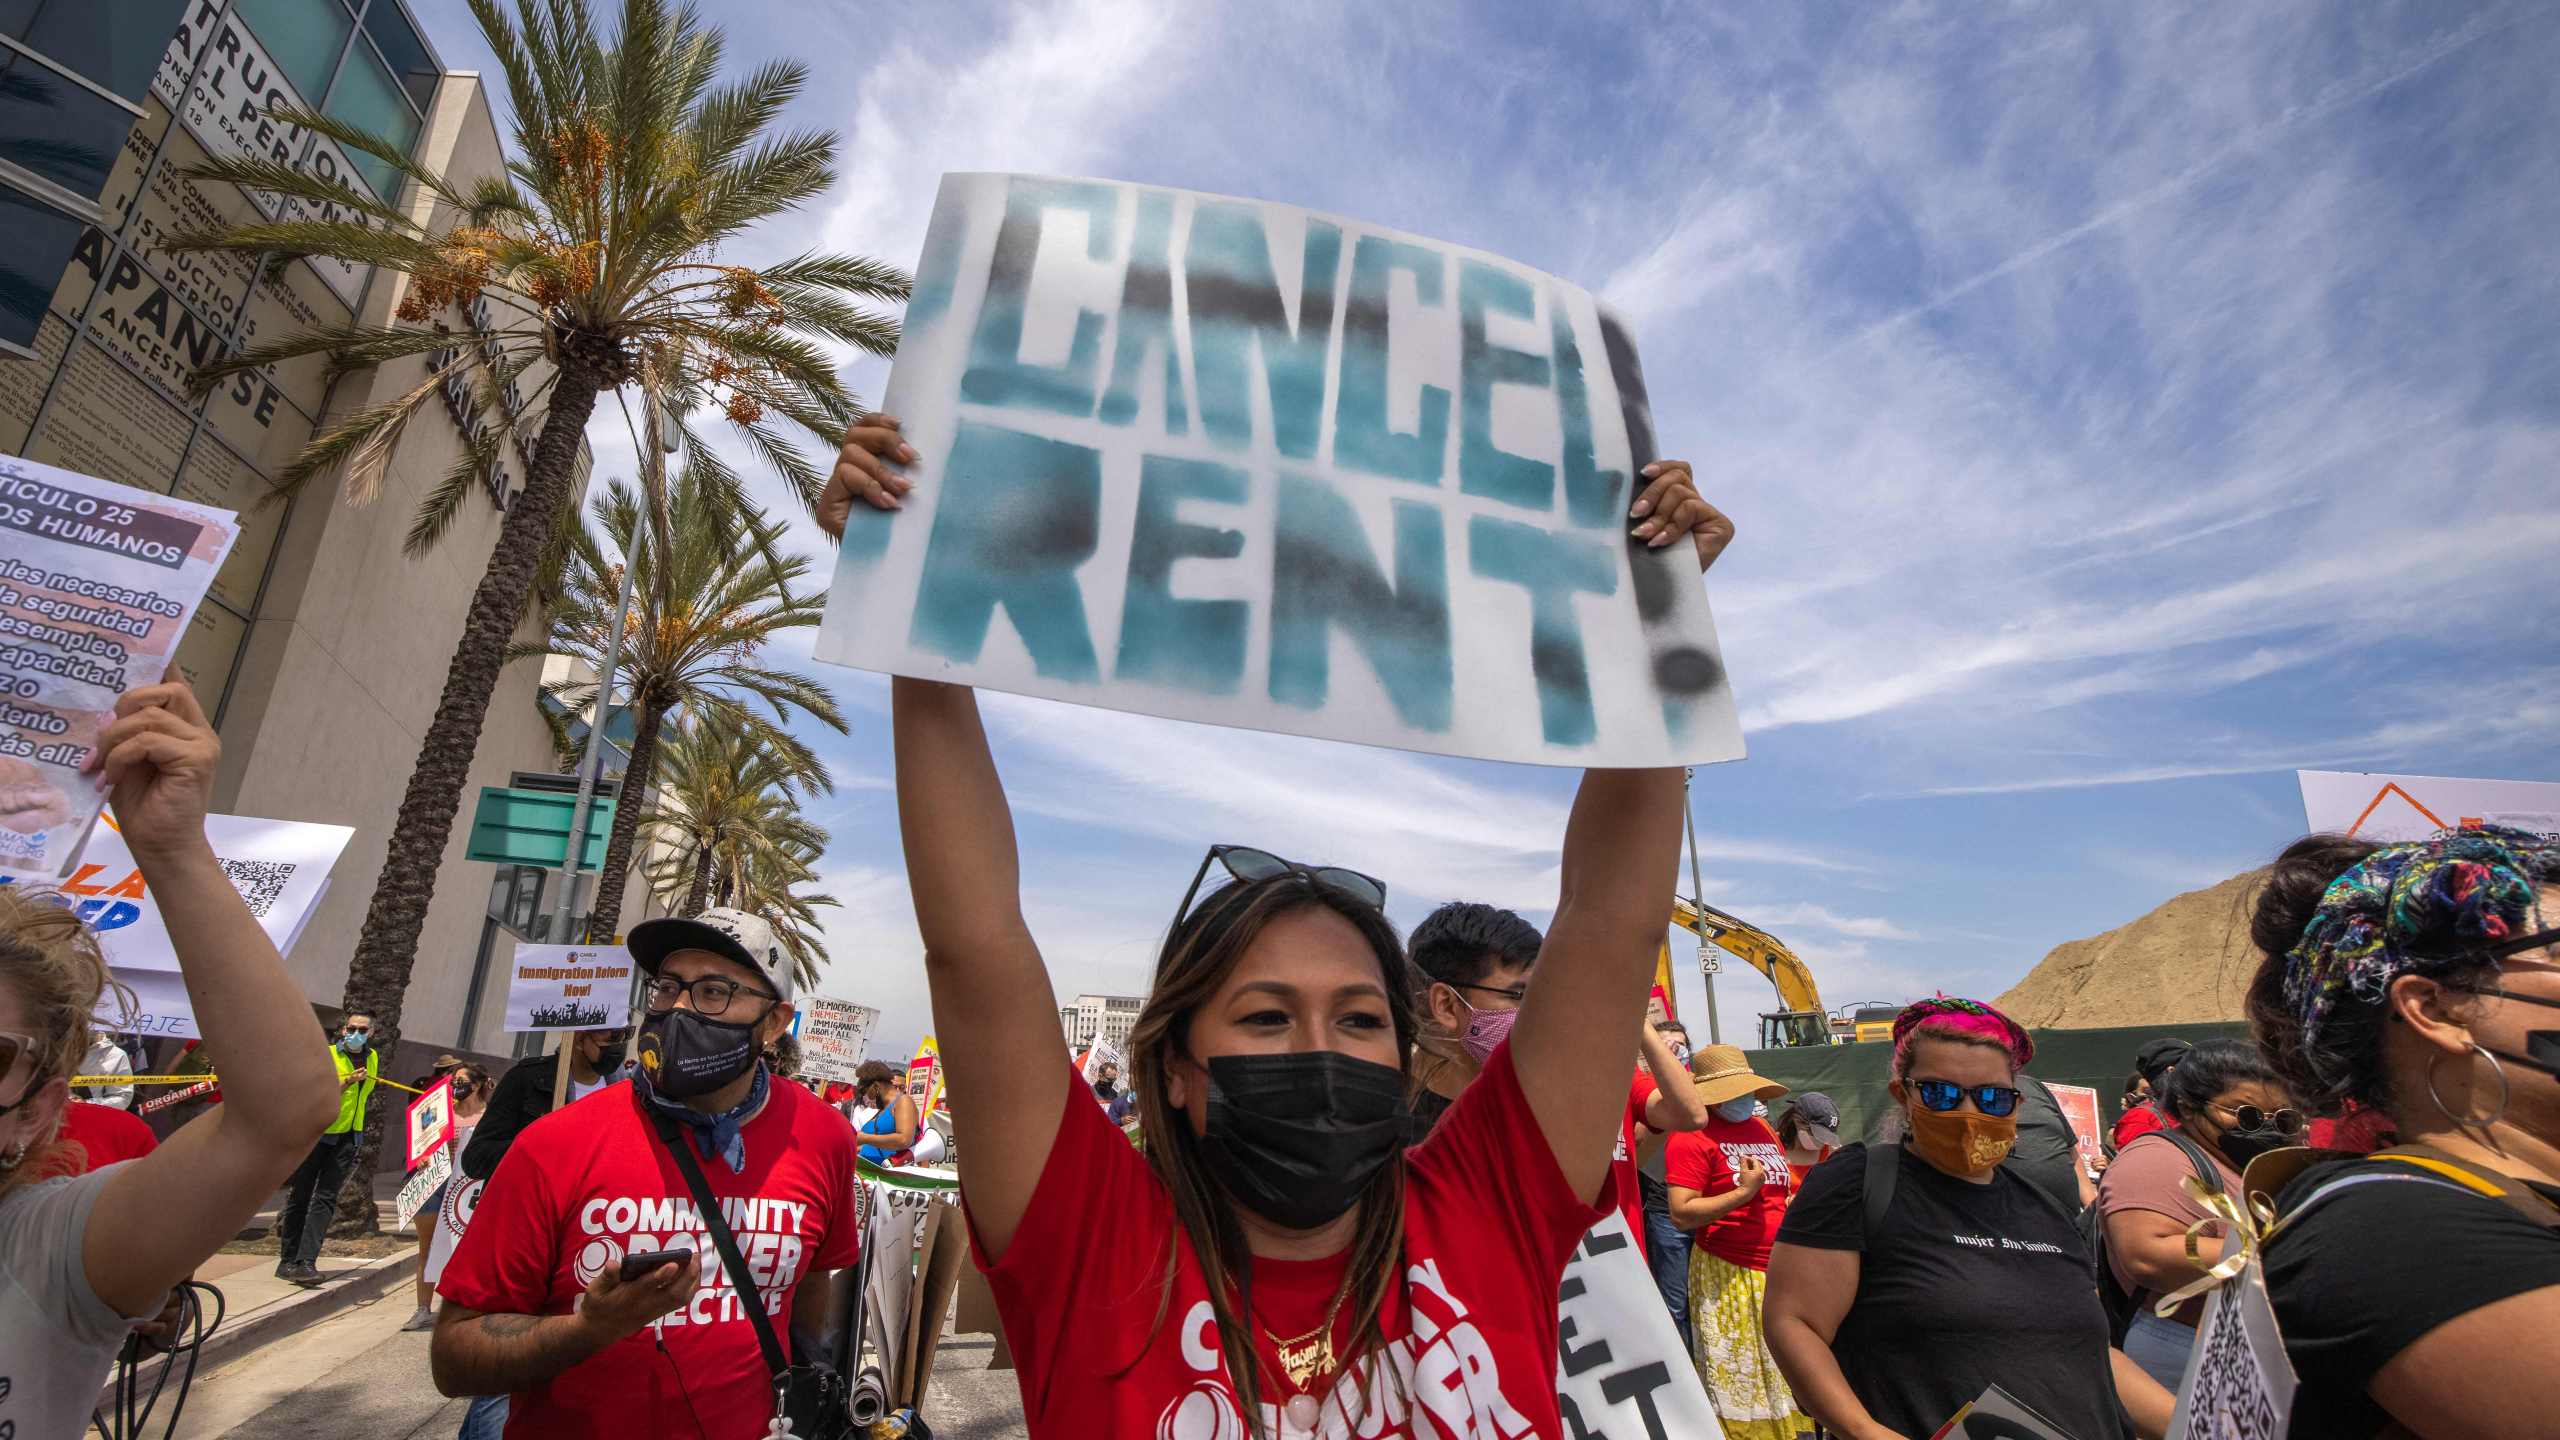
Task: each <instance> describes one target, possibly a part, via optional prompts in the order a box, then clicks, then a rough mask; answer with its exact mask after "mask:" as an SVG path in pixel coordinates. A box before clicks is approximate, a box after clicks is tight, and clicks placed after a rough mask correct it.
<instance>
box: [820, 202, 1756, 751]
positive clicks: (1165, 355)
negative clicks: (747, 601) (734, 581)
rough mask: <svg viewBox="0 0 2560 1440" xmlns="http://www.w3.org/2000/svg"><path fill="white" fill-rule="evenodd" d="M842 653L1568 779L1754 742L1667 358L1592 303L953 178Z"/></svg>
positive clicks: (1492, 276)
mask: <svg viewBox="0 0 2560 1440" xmlns="http://www.w3.org/2000/svg"><path fill="white" fill-rule="evenodd" d="M883 408H884V409H886V410H887V411H889V412H890V413H892V414H895V415H897V416H898V417H899V418H900V420H901V421H902V422H903V423H904V426H905V432H906V435H907V438H908V440H909V442H910V443H911V444H913V445H914V447H915V448H916V450H917V451H918V452H919V456H920V459H919V462H918V464H917V465H916V466H915V467H914V471H913V474H914V476H915V478H916V480H917V482H918V483H917V486H916V489H915V491H914V492H913V493H912V494H910V495H909V496H907V497H906V504H905V508H904V509H902V510H900V511H897V512H894V513H891V512H881V511H874V510H871V509H870V508H869V507H867V506H860V505H857V506H856V507H855V513H854V515H853V517H852V520H851V521H850V523H849V524H848V525H847V527H846V530H845V538H844V545H843V549H842V551H841V552H840V555H839V558H838V562H837V569H836V574H835V578H834V582H833V586H832V593H831V595H830V597H829V602H828V608H827V617H826V624H825V628H824V629H823V630H822V631H821V633H820V637H819V642H818V647H817V654H818V658H820V659H822V660H829V661H833V662H835V663H838V664H844V665H853V666H858V667H861V668H864V669H869V670H883V671H888V672H891V673H895V674H903V675H916V676H923V677H927V678H931V679H939V680H952V681H961V682H965V683H968V684H972V685H979V686H987V687H992V688H995V689H999V690H1010V691H1015V692H1019V693H1022V694H1029V695H1040V696H1046V697H1048V698H1051V699H1057V700H1072V701H1076V702H1079V703H1082V704H1088V705H1099V706H1105V707H1108V708H1112V709H1120V710H1134V711H1141V712H1145V713H1148V714H1155V715H1165V716H1172V717H1175V718H1179V719H1188V720H1199V721H1207V722H1210V723H1214V724H1220V725H1232V726H1240V727H1246V728H1251V729H1261V730H1278V731H1286V732H1291V733H1295V734H1301V735H1314V736H1323V737H1327V738H1332V739H1342V740H1358V741H1364V742H1367V743H1370V744H1376V745H1390V746H1397V747H1401V748H1405V749H1413V750H1427V751H1435V752H1439V753H1442V754H1451V755H1469V756H1476V757H1481V758H1485V759H1496V760H1513V761H1527V762H1533V763H1540V764H1554V765H1664V764H1680V763H1697V762H1705V761H1714V760H1728V759H1733V758H1735V757H1737V756H1739V755H1740V754H1741V753H1742V742H1741V732H1740V729H1739V726H1738V725H1737V723H1736V721H1735V715H1734V706H1733V698H1732V692H1731V691H1730V690H1729V689H1728V688H1727V686H1726V683H1725V673H1724V665H1723V662H1722V660H1721V658H1720V656H1719V653H1718V650H1717V646H1716V637H1715V625H1714V621H1713V619H1712V618H1711V616H1710V615H1709V613H1708V609H1707V597H1706V593H1705V589H1704V587H1703V586H1702V585H1701V584H1700V583H1699V579H1698V569H1697V557H1696V554H1695V552H1694V551H1693V550H1692V549H1691V548H1690V547H1689V546H1688V545H1686V544H1675V545H1671V546H1666V547H1663V548H1661V549H1647V548H1646V547H1645V546H1644V544H1643V542H1641V541H1637V540H1633V539H1631V538H1630V536H1629V534H1628V531H1629V529H1630V527H1631V525H1632V524H1633V523H1634V522H1633V521H1631V520H1630V519H1629V517H1628V514H1627V511H1628V507H1629V506H1630V504H1631V503H1632V502H1633V500H1634V498H1635V496H1636V494H1637V493H1638V492H1639V490H1640V488H1641V487H1640V486H1639V485H1638V484H1637V483H1636V482H1637V480H1638V478H1639V477H1638V475H1637V472H1638V471H1639V470H1640V469H1641V468H1642V467H1643V466H1644V465H1645V464H1647V463H1650V462H1651V461H1652V460H1654V459H1656V458H1657V456H1656V454H1655V450H1654V438H1653V434H1652V420H1651V417H1650V413H1649V411H1648V409H1647V405H1646V400H1645V390H1644V382H1643V378H1642V376H1641V374H1640V372H1639V371H1638V369H1637V367H1636V356H1635V346H1634V344H1633V342H1632V340H1631V339H1630V338H1629V337H1628V335H1627V332H1626V330H1625V328H1624V327H1623V326H1622V325H1621V324H1619V322H1618V321H1617V319H1616V318H1615V317H1614V316H1612V315H1610V314H1609V313H1608V312H1607V311H1606V310H1604V309H1602V308H1601V307H1599V306H1598V305H1597V303H1596V302H1594V300H1593V299H1592V297H1591V296H1590V295H1589V294H1587V293H1585V292H1584V291H1582V290H1581V289H1579V288H1577V287H1575V286H1573V285H1570V284H1567V283H1566V282H1564V281H1561V280H1557V279H1555V278H1554V277H1552V276H1548V275H1542V274H1540V273H1538V272H1537V271H1535V270H1531V269H1528V268H1527V267H1525V266H1521V265H1516V264H1513V263H1511V262H1510V261H1507V260H1504V259H1502V258H1500V257H1498V256H1494V255H1488V254H1485V253H1483V252H1481V251H1476V250H1469V249H1466V248H1463V247H1460V246H1454V245H1444V244H1440V243H1438V242H1435V241H1429V240H1423V239H1418V238H1416V237H1414V236H1410V235H1403V234H1398V233H1396V232H1394V231H1389V230H1382V229H1379V228H1378V227H1376V226H1373V225H1366V224H1362V223H1360V222H1358V221H1353V220H1345V219H1341V218H1338V217H1334V216H1328V215H1318V214H1312V213H1310V212H1308V211H1305V210H1300V209H1297V208H1295V207H1292V206H1287V205H1273V204H1266V203H1263V202H1260V201H1252V200H1234V199H1227V198H1223V197H1220V196H1215V195H1201V194H1195V193H1193V192H1190V191H1181V190H1164V189H1156V188H1152V187H1145V186H1137V185H1124V184H1117V183H1112V182H1107V181H1095V180H1060V179H1049V178H1044V177H1038V176H1029V175H990V174H955V175H946V176H944V177H943V180H942V188H941V192H940V194H939V195H938V196H937V198H936V200H935V203H934V210H933V219H932V222H931V225H930V228H929V229H928V231H927V234H926V236H925V246H924V256H923V259H922V261H921V262H920V263H919V264H918V266H917V270H916V286H915V296H914V299H913V301H912V303H911V304H910V305H909V307H908V309H907V317H906V328H905V333H904V337H903V339H902V340H901V343H900V344H899V347H898V355H897V361H896V365H895V368H894V369H893V370H892V371H891V372H890V377H889V384H888V390H887V395H886V397H885V399H884V401H883Z"/></svg>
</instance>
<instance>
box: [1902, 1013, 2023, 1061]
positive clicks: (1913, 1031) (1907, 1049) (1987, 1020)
mask: <svg viewBox="0 0 2560 1440" xmlns="http://www.w3.org/2000/svg"><path fill="white" fill-rule="evenodd" d="M1923 1035H1935V1036H1938V1037H1939V1038H1941V1039H1946V1040H1960V1041H1963V1042H1965V1043H1966V1044H1969V1045H1996V1046H1998V1047H1999V1048H2000V1049H2001V1050H2002V1051H2003V1052H2005V1053H2006V1054H2007V1055H2008V1057H2009V1065H2010V1068H2012V1069H2017V1070H2023V1069H2025V1068H2027V1062H2028V1061H2030V1060H2033V1059H2034V1058H2036V1042H2035V1041H2034V1040H2032V1039H2030V1038H2028V1036H2027V1030H2026V1027H2025V1026H2023V1025H2020V1024H2019V1023H2018V1022H2017V1021H2015V1020H2012V1019H2010V1018H2009V1017H2008V1016H2006V1015H2003V1014H2001V1013H2000V1012H1999V1011H1997V1010H1994V1009H1992V1008H1991V1007H1990V1006H1988V1005H1985V1004H1983V1003H1982V1002H1981V1001H1979V1000H1959V999H1956V998H1955V997H1954V996H1951V995H1941V996H1938V997H1937V998H1935V999H1931V1000H1922V1001H1919V1002H1918V1003H1916V1004H1913V1005H1909V1006H1906V1007H1905V1008H1904V1009H1903V1012H1902V1013H1901V1014H1899V1015H1897V1016H1895V1017H1894V1018H1893V1073H1894V1074H1895V1075H1897V1076H1907V1075H1909V1074H1910V1073H1911V1042H1912V1041H1913V1040H1916V1039H1918V1038H1919V1037H1921V1036H1923Z"/></svg>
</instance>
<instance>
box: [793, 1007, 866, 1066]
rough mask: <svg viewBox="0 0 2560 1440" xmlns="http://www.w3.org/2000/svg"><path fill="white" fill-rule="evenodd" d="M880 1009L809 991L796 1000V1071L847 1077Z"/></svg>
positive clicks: (855, 1063)
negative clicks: (797, 1044)
mask: <svg viewBox="0 0 2560 1440" xmlns="http://www.w3.org/2000/svg"><path fill="white" fill-rule="evenodd" d="M879 1023H880V1012H879V1011H878V1010H875V1009H873V1008H872V1007H871V1006H868V1005H856V1004H854V1003H853V1002H852V1001H850V1000H838V999H836V998H835V997H834V996H832V995H811V996H809V997H807V998H806V999H804V1000H802V1001H801V1002H800V1009H799V1017H798V1024H799V1030H800V1073H801V1074H802V1075H803V1076H806V1077H807V1078H809V1079H812V1080H820V1081H825V1080H847V1081H849V1080H851V1079H852V1078H853V1072H854V1071H855V1070H856V1069H858V1068H859V1067H860V1066H861V1064H862V1052H863V1050H864V1048H865V1047H867V1046H868V1045H869V1044H870V1042H871V1028H872V1027H873V1026H875V1025H877V1024H879Z"/></svg>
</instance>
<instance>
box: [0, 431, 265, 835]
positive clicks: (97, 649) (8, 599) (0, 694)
mask: <svg viewBox="0 0 2560 1440" xmlns="http://www.w3.org/2000/svg"><path fill="white" fill-rule="evenodd" d="M237 534H238V526H237V524H236V517H235V516H234V515H233V514H232V513H231V512H230V511H227V510H214V509H209V508H207V507H205V506H202V505H190V504H188V503H187V502H185V501H183V500H174V499H171V498H170V497H168V496H166V495H158V494H153V493H152V492H150V491H147V490H132V489H127V488H126V487H124V486H122V485H111V484H109V483H107V482H106V481H103V480H94V479H91V478H90V477H88V476H86V475H76V474H73V473H72V472H71V471H68V470H57V469H55V468H54V467H52V466H50V465H40V464H37V463H36V462H34V461H32V460H21V459H18V458H17V457H15V456H9V455H0V869H6V870H10V871H15V872H17V873H19V874H24V875H63V874H67V873H69V872H70V869H71V862H72V861H73V859H74V858H75V857H76V856H77V855H78V854H79V851H80V844H81V841H82V840H83V839H84V838H85V837H86V836H87V835H88V833H89V826H90V824H91V823H92V822H93V821H95V820H96V819H97V818H98V810H99V807H100V806H102V805H103V804H104V803H105V801H106V792H105V790H104V788H103V783H102V781H101V780H100V778H99V777H98V776H95V775H91V774H86V773H84V770H83V767H85V766H86V765H87V764H88V763H89V760H90V751H91V749H92V748H93V747H94V746H95V745H96V743H97V740H98V737H99V735H100V734H101V733H102V732H103V731H104V730H105V729H106V727H107V726H108V725H110V724H112V723H113V722H114V720H115V706H116V697H117V696H118V695H121V694H123V693H124V692H125V691H126V690H128V689H131V688H132V687H134V686H136V685H149V684H154V683H157V682H158V681H159V680H160V679H162V678H163V677H164V676H165V675H166V674H167V673H168V668H169V657H170V655H171V654H172V653H173V652H174V651H175V650H176V649H177V646H178V641H179V639H180V638H181V637H182V636H184V635H185V634H186V633H187V623H188V621H189V620H190V619H191V618H192V617H193V616H194V614H195V609H196V602H198V601H200V600H202V599H203V598H204V592H205V587H206V586H207V585H209V584H211V583H212V582H213V576H214V572H215V571H217V570H219V569H221V568H222V558H223V556H224V555H226V554H228V553H229V552H230V549H231V542H232V540H233V538H234V537H235V536H236V535H237Z"/></svg>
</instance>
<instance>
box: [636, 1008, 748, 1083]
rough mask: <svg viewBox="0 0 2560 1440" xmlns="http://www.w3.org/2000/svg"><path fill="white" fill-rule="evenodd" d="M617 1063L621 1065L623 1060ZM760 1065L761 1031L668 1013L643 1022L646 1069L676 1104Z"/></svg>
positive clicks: (642, 1067) (642, 1051)
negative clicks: (758, 1055)
mask: <svg viewBox="0 0 2560 1440" xmlns="http://www.w3.org/2000/svg"><path fill="white" fill-rule="evenodd" d="M614 1063H615V1064H617V1065H619V1064H620V1063H621V1057H619V1056H616V1057H615V1060H614ZM755 1063H756V1027H755V1025H754V1024H753V1023H752V1022H750V1023H748V1024H744V1025H734V1024H731V1023H729V1022H728V1021H725V1020H705V1019H703V1018H702V1017H701V1016H699V1015H696V1014H695V1013H693V1012H692V1011H690V1010H681V1009H679V1010H668V1011H665V1012H662V1013H660V1014H655V1015H651V1016H650V1017H649V1018H648V1019H646V1020H644V1021H642V1022H641V1023H640V1070H641V1073H642V1074H645V1075H647V1076H648V1077H649V1084H650V1086H651V1088H653V1089H655V1090H656V1091H657V1092H658V1093H659V1094H661V1095H664V1096H666V1097H667V1098H668V1099H670V1100H690V1099H692V1098H693V1097H694V1096H696V1095H708V1094H710V1093H711V1092H712V1091H714V1090H717V1089H719V1088H720V1087H721V1086H723V1085H726V1084H728V1083H729V1082H730V1081H732V1080H735V1079H737V1078H738V1077H739V1076H741V1075H744V1074H746V1073H747V1070H748V1067H750V1066H752V1065H754V1064H755Z"/></svg>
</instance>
